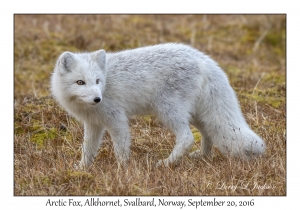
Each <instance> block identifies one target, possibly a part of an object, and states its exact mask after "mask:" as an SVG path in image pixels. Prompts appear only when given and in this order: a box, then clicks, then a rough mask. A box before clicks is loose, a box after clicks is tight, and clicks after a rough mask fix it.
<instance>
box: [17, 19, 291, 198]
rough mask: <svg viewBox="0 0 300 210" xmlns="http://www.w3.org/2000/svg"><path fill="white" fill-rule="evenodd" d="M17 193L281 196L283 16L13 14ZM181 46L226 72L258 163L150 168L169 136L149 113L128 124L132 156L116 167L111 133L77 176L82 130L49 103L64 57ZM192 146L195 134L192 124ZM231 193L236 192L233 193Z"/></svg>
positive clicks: (169, 144)
mask: <svg viewBox="0 0 300 210" xmlns="http://www.w3.org/2000/svg"><path fill="white" fill-rule="evenodd" d="M14 19H15V20H14V24H15V25H14V28H15V35H14V100H15V103H14V124H15V130H14V194H15V195H286V64H285V62H286V61H285V53H286V52H285V50H286V49H285V45H286V43H285V40H286V37H285V35H286V17H285V15H15V17H14ZM162 42H181V43H186V44H190V45H192V46H193V47H195V48H197V49H199V50H201V51H203V52H205V53H207V54H208V55H210V56H211V57H212V58H213V59H214V60H216V61H217V62H218V63H219V64H220V66H221V67H222V68H223V69H224V71H225V72H226V73H227V75H228V77H229V80H230V83H231V85H232V86H233V88H234V89H235V91H236V93H237V95H238V98H239V100H240V105H241V107H242V110H243V113H244V116H245V117H246V120H247V122H248V123H249V125H250V126H251V127H252V128H253V130H254V131H255V132H257V133H258V134H259V135H260V136H261V137H262V138H263V139H264V140H265V142H266V144H267V150H266V154H265V156H264V157H261V158H258V159H255V160H252V161H248V162H247V161H242V160H238V159H231V158H226V157H223V156H222V155H221V154H220V153H219V152H218V150H217V149H214V153H213V155H212V157H209V158H199V159H190V158H188V157H186V158H184V159H183V160H182V161H181V163H180V164H179V165H178V166H177V167H175V168H156V167H155V163H156V162H157V161H158V160H159V159H161V158H163V157H167V156H168V154H169V153H170V152H171V150H172V148H173V145H174V135H173V134H172V133H170V132H169V131H168V130H166V129H165V128H163V127H162V126H161V125H160V124H159V123H158V122H157V121H156V120H155V119H152V118H151V117H149V116H144V117H138V118H136V119H134V120H132V121H131V133H132V146H131V150H132V156H131V160H130V163H129V165H128V167H127V168H119V167H118V165H117V164H116V161H115V158H114V154H113V149H112V144H111V142H110V136H109V135H108V134H106V135H105V143H104V144H103V146H102V147H101V149H100V151H99V155H98V157H97V158H96V160H95V163H94V165H93V166H92V167H91V168H90V169H89V170H87V171H76V170H75V169H74V167H73V166H74V164H75V163H77V161H79V159H80V154H81V149H80V148H81V147H80V144H81V142H82V139H83V127H82V125H81V124H80V123H79V122H77V121H76V120H75V119H74V118H72V117H70V116H69V115H68V114H67V113H66V112H65V111H64V110H62V109H61V108H60V107H59V106H58V105H57V104H56V103H55V102H54V100H53V99H52V98H51V96H49V95H50V93H49V78H50V75H51V72H52V71H53V67H54V64H55V61H56V59H57V57H58V55H59V54H60V53H62V52H63V51H67V50H68V51H94V50H98V49H100V48H103V49H105V50H106V51H117V50H123V49H128V48H136V47H139V46H145V45H152V44H158V43H162ZM191 129H192V131H193V133H194V136H195V146H194V148H193V149H196V148H199V147H200V144H199V142H200V141H201V135H200V134H199V132H198V131H197V130H196V129H195V128H193V127H191ZM231 186H237V187H236V189H232V188H230V187H231Z"/></svg>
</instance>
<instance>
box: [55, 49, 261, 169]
mask: <svg viewBox="0 0 300 210" xmlns="http://www.w3.org/2000/svg"><path fill="white" fill-rule="evenodd" d="M51 90H52V94H53V96H54V98H55V99H56V100H57V101H58V103H59V104H60V105H61V106H62V107H63V108H64V109H66V110H67V112H68V113H70V114H71V115H73V116H74V117H75V118H76V119H78V120H80V121H82V122H83V123H84V141H83V145H82V158H81V161H80V163H79V166H80V167H81V168H85V167H88V166H90V165H91V164H92V163H93V160H94V158H95V156H96V155H97V151H98V149H99V147H100V145H101V142H102V136H103V133H104V131H105V130H106V129H107V130H108V132H109V134H110V135H111V138H112V141H113V145H114V153H115V157H116V159H117V161H118V162H119V163H122V164H124V163H126V162H127V161H128V159H129V156H130V132H129V125H128V119H129V118H130V117H132V116H135V115H148V114H151V115H153V116H155V117H156V118H158V119H159V120H160V121H161V122H162V124H163V125H164V126H166V127H167V128H168V129H170V130H171V131H172V132H174V134H175V135H176V141H175V146H174V149H173V151H172V152H171V154H170V155H169V157H168V158H166V159H164V160H160V161H159V162H158V163H157V165H158V166H159V165H165V166H169V165H172V164H176V163H178V161H179V160H180V159H181V158H182V157H183V156H184V155H186V154H187V153H188V152H189V151H190V149H191V146H192V144H193V142H194V138H193V134H192V132H191V130H190V124H192V125H194V126H195V127H196V128H197V129H199V131H200V132H201V134H202V142H201V151H195V152H193V153H191V156H198V155H199V154H201V155H209V154H210V152H211V149H212V146H213V145H215V146H216V147H217V148H218V149H219V150H220V152H221V153H223V154H228V155H231V156H235V157H240V158H244V159H249V158H251V157H252V156H259V155H261V154H263V153H264V150H265V143H264V141H263V140H262V139H261V138H260V137H259V136H258V135H256V134H255V133H254V132H253V131H252V130H251V129H250V128H249V126H248V124H247V123H246V121H245V119H244V117H243V115H242V112H241V110H240V107H239V103H238V100H237V97H236V95H235V92H234V91H233V89H232V88H231V86H230V85H229V82H228V79H227V77H226V75H225V73H224V72H223V70H222V69H221V68H220V67H219V66H218V64H217V63H215V62H214V61H213V60H212V59H211V58H210V57H209V56H207V55H205V54H204V53H202V52H200V51H198V50H196V49H194V48H192V47H190V46H187V45H184V44H175V43H167V44H159V45H154V46H147V47H141V48H137V49H132V50H124V51H121V52H116V53H106V52H105V51H104V50H99V51H96V52H91V53H87V52H86V53H71V52H64V53H62V54H61V55H60V56H59V58H58V60H57V63H56V66H55V69H54V73H53V75H52V78H51Z"/></svg>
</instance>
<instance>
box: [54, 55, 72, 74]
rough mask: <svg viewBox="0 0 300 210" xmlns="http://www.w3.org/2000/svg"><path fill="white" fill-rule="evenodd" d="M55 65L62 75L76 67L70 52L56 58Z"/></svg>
mask: <svg viewBox="0 0 300 210" xmlns="http://www.w3.org/2000/svg"><path fill="white" fill-rule="evenodd" d="M57 65H58V67H59V71H60V72H61V73H62V74H63V73H68V72H71V71H72V69H73V68H74V67H75V66H76V58H75V55H74V54H73V53H71V52H64V53H62V54H61V55H60V56H59V58H58V62H57Z"/></svg>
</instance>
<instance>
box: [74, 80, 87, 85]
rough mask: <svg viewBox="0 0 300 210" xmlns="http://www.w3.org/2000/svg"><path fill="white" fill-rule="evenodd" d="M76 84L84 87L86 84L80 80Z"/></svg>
mask: <svg viewBox="0 0 300 210" xmlns="http://www.w3.org/2000/svg"><path fill="white" fill-rule="evenodd" d="M76 83H77V85H84V84H85V82H84V81H82V80H78V81H77V82H76Z"/></svg>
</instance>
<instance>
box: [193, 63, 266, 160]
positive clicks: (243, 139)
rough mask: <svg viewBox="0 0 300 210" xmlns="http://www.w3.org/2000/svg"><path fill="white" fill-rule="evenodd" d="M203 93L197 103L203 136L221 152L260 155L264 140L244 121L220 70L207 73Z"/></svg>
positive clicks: (246, 157)
mask: <svg viewBox="0 0 300 210" xmlns="http://www.w3.org/2000/svg"><path fill="white" fill-rule="evenodd" d="M203 93H204V94H203V97H201V99H200V103H199V104H200V105H199V109H200V112H199V124H200V125H201V132H202V135H204V138H203V139H204V140H207V141H210V142H212V143H213V144H214V145H215V146H217V147H218V149H219V150H220V151H221V152H222V153H223V154H230V155H233V156H238V157H242V158H245V159H248V158H250V157H252V156H259V155H261V154H263V153H264V151H265V147H266V146H265V143H264V141H263V140H262V139H261V138H260V137H259V136H258V135H257V134H255V133H254V132H253V131H252V130H251V129H250V127H249V126H248V124H247V122H246V121H245V119H244V117H243V115H242V112H241V110H240V107H239V103H238V100H237V97H236V95H235V92H234V91H233V89H232V88H231V86H230V85H229V82H228V79H227V77H226V75H225V73H224V72H223V71H222V70H221V69H217V68H215V69H214V70H213V71H211V72H210V75H209V76H208V82H207V84H206V85H205V86H203Z"/></svg>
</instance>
